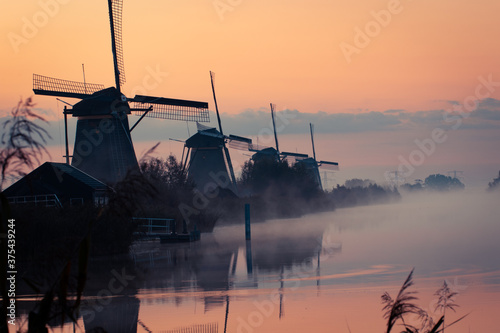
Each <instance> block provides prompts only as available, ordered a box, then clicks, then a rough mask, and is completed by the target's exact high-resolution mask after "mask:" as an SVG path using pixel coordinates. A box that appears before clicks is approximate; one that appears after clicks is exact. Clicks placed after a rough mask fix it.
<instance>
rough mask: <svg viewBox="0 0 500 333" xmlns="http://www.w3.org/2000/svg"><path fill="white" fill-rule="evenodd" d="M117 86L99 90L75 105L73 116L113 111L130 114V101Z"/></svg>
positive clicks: (108, 113) (105, 113) (103, 113)
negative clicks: (128, 101)
mask: <svg viewBox="0 0 500 333" xmlns="http://www.w3.org/2000/svg"><path fill="white" fill-rule="evenodd" d="M122 96H123V95H122V94H120V93H119V92H118V90H117V89H116V88H115V87H110V88H106V89H103V90H100V91H97V92H95V93H93V94H92V96H90V97H88V98H85V99H83V100H81V101H80V102H78V103H76V104H75V105H74V106H73V117H83V116H100V115H110V114H111V113H112V112H124V113H126V114H130V107H129V106H128V103H127V102H126V100H125V101H123V99H122Z"/></svg>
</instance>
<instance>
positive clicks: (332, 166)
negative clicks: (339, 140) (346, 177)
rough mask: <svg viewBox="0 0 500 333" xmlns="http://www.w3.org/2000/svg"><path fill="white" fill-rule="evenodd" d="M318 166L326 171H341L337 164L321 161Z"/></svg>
mask: <svg viewBox="0 0 500 333" xmlns="http://www.w3.org/2000/svg"><path fill="white" fill-rule="evenodd" d="M318 166H319V167H320V168H322V169H326V170H333V171H338V170H339V164H338V163H337V162H328V161H319V162H318Z"/></svg>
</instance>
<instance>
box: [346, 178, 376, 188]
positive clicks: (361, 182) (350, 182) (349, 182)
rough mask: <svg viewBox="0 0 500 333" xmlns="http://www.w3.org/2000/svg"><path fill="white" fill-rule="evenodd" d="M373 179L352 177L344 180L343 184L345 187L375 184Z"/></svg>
mask: <svg viewBox="0 0 500 333" xmlns="http://www.w3.org/2000/svg"><path fill="white" fill-rule="evenodd" d="M375 184H376V183H375V181H373V180H371V179H364V180H363V179H359V178H353V179H348V180H346V181H345V184H344V186H345V187H347V188H354V187H368V186H370V185H375Z"/></svg>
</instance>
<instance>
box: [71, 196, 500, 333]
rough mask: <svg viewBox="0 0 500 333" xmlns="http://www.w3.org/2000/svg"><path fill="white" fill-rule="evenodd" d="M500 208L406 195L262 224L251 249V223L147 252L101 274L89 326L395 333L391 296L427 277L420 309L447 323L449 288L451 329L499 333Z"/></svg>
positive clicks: (481, 200)
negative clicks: (120, 281)
mask: <svg viewBox="0 0 500 333" xmlns="http://www.w3.org/2000/svg"><path fill="white" fill-rule="evenodd" d="M499 199H500V196H499V193H487V192H486V191H474V190H464V191H460V192H455V193H423V194H418V195H414V194H405V193H403V197H402V200H401V201H400V202H399V203H392V204H384V205H372V206H363V207H353V208H344V209H338V210H336V211H333V212H325V213H320V214H311V215H306V216H303V217H301V218H293V219H279V220H269V221H266V222H261V223H257V222H255V223H252V225H251V235H252V239H251V241H245V231H244V226H243V221H241V223H240V224H237V225H229V226H218V227H216V228H215V229H214V232H213V233H211V234H202V238H201V240H200V241H199V242H194V243H190V244H160V243H158V242H143V243H138V244H136V245H135V246H134V248H133V250H132V253H133V255H132V256H131V258H132V259H128V260H124V261H118V262H113V263H110V262H108V261H103V262H102V263H101V265H100V266H99V265H97V266H96V264H95V263H94V264H92V265H91V266H90V277H91V280H90V281H91V282H90V283H89V284H88V287H87V291H86V297H88V299H87V300H86V302H90V303H88V304H90V308H89V307H87V308H86V309H85V310H86V313H89V311H90V313H91V316H89V315H87V316H85V318H84V319H85V320H84V319H82V318H80V319H79V325H80V327H82V328H83V327H87V326H88V327H91V325H92V324H96V323H106V322H109V321H110V320H111V319H110V313H111V312H112V313H114V314H116V316H121V317H123V316H124V315H127V316H129V315H132V314H134V313H137V316H138V318H139V320H140V321H141V322H142V323H143V324H145V325H146V326H147V327H148V328H149V329H150V330H152V331H154V332H156V331H169V330H174V332H177V331H179V332H180V331H182V329H188V328H190V327H191V328H193V327H194V326H195V325H208V324H210V325H216V326H217V327H218V332H223V328H224V326H227V329H226V332H244V333H249V332H349V331H350V332H358V333H359V332H383V331H384V328H385V321H384V319H383V313H382V304H381V302H380V296H381V295H382V294H383V293H384V292H385V291H388V292H389V293H390V294H391V295H392V296H395V295H396V294H397V292H398V291H399V288H400V287H401V285H402V283H403V281H404V280H405V278H406V277H407V275H408V273H409V272H410V271H411V269H412V268H415V274H414V280H415V286H414V287H412V288H413V290H415V291H417V292H418V294H417V296H418V297H419V300H417V302H416V303H417V304H418V305H419V306H421V307H423V308H424V309H426V310H427V311H430V313H431V314H432V315H433V316H434V317H435V319H438V318H439V313H436V312H435V311H434V304H435V301H436V296H434V293H435V291H436V290H437V289H438V288H439V287H440V286H441V285H442V284H443V281H444V280H446V281H448V283H449V285H450V287H451V288H452V289H453V290H454V291H456V292H458V293H459V295H458V297H457V299H456V300H457V303H458V304H459V305H460V306H459V307H458V308H457V313H452V312H450V313H449V314H447V318H449V319H450V320H453V319H458V318H459V317H460V316H462V315H465V314H467V313H470V314H469V315H468V316H467V317H466V318H465V319H464V320H463V321H462V322H460V323H458V324H456V326H455V327H453V328H450V329H449V331H450V332H468V331H469V328H470V332H497V330H496V326H495V325H494V323H493V320H494V318H495V316H496V315H497V314H498V313H499V312H500V260H499V259H498V258H499V257H500V256H499V255H500V242H498V237H499V235H500V220H499V216H500V205H498V203H499V202H500V201H499ZM113 272H114V273H113ZM116 272H120V273H123V272H126V276H127V277H129V279H130V283H128V282H127V283H128V284H127V285H126V288H125V289H124V290H123V291H122V292H121V293H120V294H116V295H115V294H113V295H112V297H110V298H109V299H106V304H107V305H106V306H105V307H104V308H103V307H102V306H101V307H97V306H98V305H99V304H100V303H99V301H97V305H92V304H94V303H92V302H95V299H97V300H99V297H100V295H103V290H108V289H106V288H108V286H109V283H110V281H111V280H112V279H114V278H115V277H116ZM114 274H115V275H114ZM123 274H125V273H123ZM113 281H115V280H113ZM113 290H115V289H113ZM108 292H109V290H108ZM85 304H87V303H85ZM99 306H100V305H99ZM104 309H108V310H104ZM110 311H111V312H110ZM122 315H123V316H122ZM113 316H115V315H113ZM121 317H120V318H121ZM436 317H437V318H436ZM113 318H114V317H113ZM117 318H118V317H117ZM131 318H132V317H131ZM118 322H119V320H118ZM69 331H71V330H69ZM140 331H141V328H140V327H138V330H137V332H140ZM446 331H448V329H447V330H446Z"/></svg>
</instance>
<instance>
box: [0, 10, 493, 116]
mask: <svg viewBox="0 0 500 333" xmlns="http://www.w3.org/2000/svg"><path fill="white" fill-rule="evenodd" d="M41 3H47V4H52V5H51V7H50V8H53V9H52V11H51V12H50V11H48V10H47V9H44V8H43V7H44V6H42V5H41ZM230 3H233V4H235V5H234V6H231V5H230ZM390 3H391V1H378V0H371V1H363V2H362V3H359V2H356V4H352V3H351V2H347V1H326V0H314V1H307V2H306V1H290V0H287V1H263V0H261V1H258V0H254V1H251V2H248V1H228V0H210V1H202V2H200V1H182V2H175V1H163V2H161V4H160V3H158V1H152V0H149V1H132V0H125V1H124V11H123V37H124V55H125V68H126V74H127V83H126V85H125V86H124V92H130V91H131V90H133V89H134V87H136V86H141V85H142V84H143V82H142V81H143V79H144V77H145V75H147V73H148V72H147V70H146V68H147V67H148V66H149V67H151V68H156V67H157V66H158V67H159V68H160V69H161V71H162V72H168V73H169V75H168V76H166V77H164V78H163V82H160V83H159V84H158V87H156V88H155V89H152V91H151V92H150V93H151V94H152V95H161V96H170V97H179V98H192V99H198V100H206V101H211V96H210V86H209V76H208V71H209V70H213V71H215V72H216V74H217V81H216V82H217V90H218V91H219V94H220V98H219V99H220V104H221V108H223V109H224V111H226V112H239V111H241V110H243V109H245V108H249V107H250V108H257V107H261V106H265V105H267V104H268V103H269V102H270V101H272V102H274V103H277V104H278V105H280V106H282V107H289V108H294V109H298V110H300V111H302V112H316V111H318V110H323V111H326V112H338V111H342V110H347V109H358V108H361V109H369V110H380V111H383V110H385V109H394V108H397V109H402V108H403V109H407V110H420V109H429V108H432V107H433V105H434V103H433V101H435V100H443V99H445V100H460V99H461V98H463V97H465V96H466V95H468V94H470V91H471V89H473V88H474V85H475V84H476V78H477V76H479V75H486V74H489V73H492V74H493V76H494V77H500V71H499V70H498V68H499V66H497V59H499V58H500V47H499V44H498V43H497V42H496V41H497V40H498V33H497V32H498V31H499V29H500V23H499V22H498V20H497V19H496V16H495V14H496V13H498V12H499V10H500V3H498V2H496V1H489V0H488V1H486V0H480V1H475V2H474V3H472V2H470V1H456V0H455V1H451V0H446V1H431V0H421V1H408V0H401V1H400V4H399V6H398V7H396V8H397V9H398V10H397V11H395V12H397V13H395V14H391V17H390V19H389V20H388V24H386V26H385V27H381V26H380V24H379V28H380V29H379V30H380V31H379V33H378V34H375V35H374V36H373V37H369V38H370V42H369V44H368V46H366V47H362V48H358V49H359V50H360V53H359V54H354V55H353V56H352V59H351V60H352V61H351V62H350V63H348V62H347V60H346V58H345V57H344V55H343V52H342V50H341V47H340V45H341V43H343V42H344V43H347V44H350V45H353V46H356V44H355V41H354V40H355V37H356V30H355V29H356V27H358V28H360V29H361V30H365V29H366V28H367V27H370V26H373V23H374V22H376V21H375V19H374V16H373V15H372V12H380V11H387V10H388V8H389V7H390ZM54 4H55V6H57V7H55V6H54ZM224 4H225V5H226V6H228V7H223V5H224ZM0 6H1V7H0V9H1V11H2V13H4V15H3V16H4V17H3V18H2V22H1V26H2V34H3V36H4V38H2V42H1V43H2V50H3V52H2V55H1V58H2V61H1V65H0V66H1V73H2V78H3V79H2V83H1V87H0V88H1V90H0V91H1V98H0V105H1V107H2V109H5V108H8V107H9V106H11V105H13V104H14V103H15V101H16V100H17V99H18V97H19V96H21V95H22V96H28V95H29V94H31V74H32V73H39V74H44V75H49V76H55V77H59V78H66V79H70V80H77V81H81V80H82V68H81V64H82V63H85V67H86V77H87V81H88V82H97V83H104V84H105V85H112V84H113V73H112V58H111V50H110V36H109V20H108V17H107V15H108V14H107V5H106V2H105V1H86V2H83V1H69V0H64V1H63V0H41V1H22V2H21V1H16V2H3V3H2V4H1V5H0ZM216 7H217V8H218V9H216ZM47 12H48V14H52V16H51V15H48V14H47ZM26 22H31V23H32V24H35V25H36V24H37V25H38V26H39V27H36V29H37V30H38V31H37V32H32V31H29V29H26V28H25V29H24V30H23V27H25V26H27V25H28V24H27V23H26ZM27 32H31V34H28V33H27ZM374 32H375V33H376V32H377V31H374ZM14 36H17V37H19V38H24V37H27V38H25V39H24V41H23V42H19V40H20V39H18V38H17V37H14ZM13 40H16V41H17V43H16V42H13ZM24 42H26V43H24ZM16 51H17V52H16ZM496 95H497V97H498V96H500V93H497V94H496ZM38 100H39V104H40V105H47V104H48V103H49V102H48V99H47V98H44V97H42V98H38ZM48 105H50V104H48Z"/></svg>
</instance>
